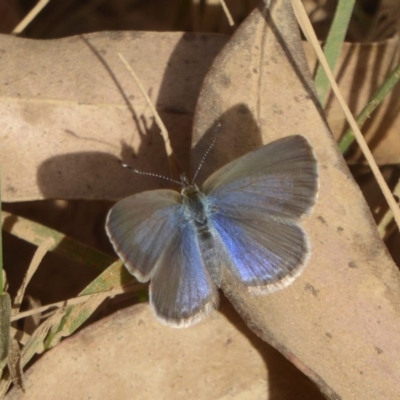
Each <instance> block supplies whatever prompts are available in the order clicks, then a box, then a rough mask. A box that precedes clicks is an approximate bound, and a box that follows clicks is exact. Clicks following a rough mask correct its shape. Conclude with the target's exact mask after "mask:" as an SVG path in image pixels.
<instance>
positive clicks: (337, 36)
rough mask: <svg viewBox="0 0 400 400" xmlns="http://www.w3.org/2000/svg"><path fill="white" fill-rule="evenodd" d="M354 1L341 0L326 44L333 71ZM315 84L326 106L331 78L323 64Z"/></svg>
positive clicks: (317, 73) (326, 52) (329, 62)
mask: <svg viewBox="0 0 400 400" xmlns="http://www.w3.org/2000/svg"><path fill="white" fill-rule="evenodd" d="M354 3H355V0H340V1H339V3H338V5H337V8H336V12H335V16H334V18H333V21H332V25H331V27H330V29H329V33H328V37H327V39H326V42H325V45H324V54H325V57H326V59H327V61H328V64H329V67H330V69H331V71H333V70H334V69H335V66H336V63H337V61H338V59H339V56H340V52H341V49H342V46H343V42H344V39H345V36H346V32H347V28H348V26H349V22H350V18H351V15H352V13H353V8H354ZM315 86H316V88H317V93H318V97H319V100H320V102H321V104H322V106H325V103H326V99H327V94H328V90H329V80H328V78H327V76H326V74H325V72H324V70H323V68H322V66H321V65H318V67H317V71H316V74H315Z"/></svg>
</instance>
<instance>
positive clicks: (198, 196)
mask: <svg viewBox="0 0 400 400" xmlns="http://www.w3.org/2000/svg"><path fill="white" fill-rule="evenodd" d="M181 195H182V204H183V205H184V206H185V210H186V212H187V217H188V218H190V219H192V220H193V221H194V222H195V224H196V225H197V226H198V227H199V226H203V225H205V224H206V223H207V210H206V205H207V203H206V196H205V195H204V193H203V192H201V191H200V189H199V188H198V187H197V186H196V185H195V184H194V183H192V184H189V185H187V186H185V187H184V188H183V189H182V191H181Z"/></svg>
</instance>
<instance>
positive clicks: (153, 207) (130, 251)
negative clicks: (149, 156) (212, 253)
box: [106, 190, 182, 282]
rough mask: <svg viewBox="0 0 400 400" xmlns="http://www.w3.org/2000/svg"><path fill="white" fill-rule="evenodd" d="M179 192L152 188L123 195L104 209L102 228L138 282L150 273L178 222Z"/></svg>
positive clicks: (180, 206)
mask: <svg viewBox="0 0 400 400" xmlns="http://www.w3.org/2000/svg"><path fill="white" fill-rule="evenodd" d="M180 198H181V196H180V194H179V193H178V192H175V191H173V190H153V191H149V192H144V193H139V194H136V195H133V196H130V197H127V198H125V199H123V200H121V201H119V202H118V203H116V204H115V205H114V207H112V208H111V210H110V211H109V213H108V216H107V222H106V232H107V234H108V236H109V238H110V241H111V243H112V245H113V247H114V249H115V252H116V253H117V254H118V255H119V257H120V258H121V260H122V261H123V262H124V264H125V266H126V268H127V269H128V271H129V272H130V273H131V274H133V275H134V276H135V277H136V278H137V279H138V280H139V281H140V282H146V281H148V280H149V279H150V278H151V276H152V275H153V274H154V267H155V265H156V262H157V261H158V259H159V258H160V256H161V253H162V252H163V251H164V248H165V245H166V243H167V242H168V239H169V238H170V237H171V232H175V231H176V230H178V228H179V224H180V223H181V221H180V219H179V217H178V216H179V215H180V210H181V208H182V205H181V204H180Z"/></svg>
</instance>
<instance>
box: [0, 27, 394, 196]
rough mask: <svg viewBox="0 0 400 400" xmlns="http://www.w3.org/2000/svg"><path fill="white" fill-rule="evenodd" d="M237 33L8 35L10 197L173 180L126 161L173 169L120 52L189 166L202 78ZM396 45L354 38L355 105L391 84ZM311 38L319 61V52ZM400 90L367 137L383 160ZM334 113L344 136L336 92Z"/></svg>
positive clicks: (389, 158) (5, 119)
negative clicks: (388, 73)
mask: <svg viewBox="0 0 400 400" xmlns="http://www.w3.org/2000/svg"><path fill="white" fill-rule="evenodd" d="M227 40H228V38H227V37H226V36H222V35H211V34H207V35H205V34H182V33H153V32H147V33H143V32H134V33H133V32H130V33H122V32H113V33H95V34H90V35H83V36H77V37H72V38H66V39H59V40H47V41H40V40H28V39H21V38H15V37H11V36H5V35H4V36H3V35H0V48H1V49H2V52H3V54H4V55H5V56H3V57H1V58H0V71H1V72H0V154H1V157H2V162H1V165H2V176H3V200H4V201H22V200H37V199H42V198H64V199H80V198H83V199H109V200H114V199H120V198H123V197H125V196H127V195H129V194H132V193H135V192H140V191H142V190H147V189H151V188H158V187H160V185H163V184H165V182H163V181H159V180H153V179H148V178H143V177H139V176H137V175H134V174H132V173H131V172H129V171H126V170H124V169H122V168H121V167H120V165H119V163H118V162H117V158H122V159H123V160H124V161H125V162H127V163H131V164H134V165H135V167H137V168H139V169H141V170H143V171H147V172H153V173H161V174H164V175H168V173H169V172H168V162H167V158H166V156H165V152H164V143H163V142H162V140H161V139H160V137H159V135H158V133H157V132H158V128H157V127H155V126H154V125H153V123H152V117H151V113H150V110H149V109H148V108H147V106H146V104H145V101H144V100H143V98H142V96H141V94H140V91H139V89H138V88H137V86H136V84H135V83H134V82H133V80H132V78H131V77H130V75H129V73H128V72H127V71H126V69H125V67H124V66H123V65H122V64H121V62H120V60H119V59H118V57H117V52H121V53H122V54H123V55H124V56H126V58H127V59H128V61H129V62H130V64H131V65H132V66H133V68H134V69H135V71H136V72H137V73H138V75H139V77H140V79H141V80H142V82H143V84H144V86H145V87H146V88H148V92H149V93H150V95H151V98H152V99H153V101H154V102H156V103H157V108H158V110H159V112H160V114H161V116H162V118H163V120H164V122H165V124H166V125H167V127H168V129H169V132H170V135H171V138H172V144H173V147H174V149H175V152H176V153H177V156H178V159H179V160H180V162H181V163H182V166H183V169H184V170H187V169H188V160H189V147H190V144H189V134H190V130H191V124H192V118H193V112H194V107H195V104H196V101H197V95H198V92H199V89H200V85H201V82H202V80H203V78H204V75H205V73H206V71H207V69H208V68H209V66H210V64H211V62H212V60H213V59H214V57H215V55H216V54H217V53H218V51H219V50H220V49H221V48H222V46H223V45H224V44H225V43H226V41H227ZM396 44H397V42H396V41H395V40H388V41H386V42H382V43H376V44H362V45H361V44H350V43H348V44H345V46H344V48H343V52H342V59H341V61H340V63H339V67H338V71H339V72H338V75H339V83H340V85H341V89H342V91H343V94H344V97H345V99H346V100H347V101H348V102H349V104H350V108H351V109H352V111H354V112H358V111H359V110H360V109H361V108H362V107H363V106H364V104H365V103H366V102H367V100H368V99H369V97H370V96H371V94H372V93H373V91H374V90H375V88H376V87H377V85H378V84H380V83H381V82H382V80H383V78H384V76H385V74H386V71H387V69H388V68H389V65H390V63H391V61H392V58H395V57H397V54H398V53H397V50H396V49H397V47H396ZM304 47H305V48H306V53H307V54H308V59H309V63H310V65H311V67H312V68H313V66H314V65H315V56H314V55H313V52H312V50H310V48H309V46H308V45H307V44H304ZM271 57H272V58H273V55H271ZM355 89H356V90H355ZM399 90H400V87H399V88H398V89H395V91H394V92H393V94H392V95H391V96H390V98H389V99H388V100H386V101H385V104H384V106H383V107H381V108H380V110H379V111H378V112H377V113H376V115H374V118H372V119H371V120H370V121H369V124H368V125H369V129H368V130H367V138H368V140H369V143H370V145H371V146H372V150H374V155H375V156H376V158H377V161H378V162H379V163H380V164H383V163H394V162H398V161H399V156H398V154H400V144H399V143H400V142H399V141H398V140H397V131H398V126H399V124H400V117H399V115H400V113H399V112H398V109H399V106H400V100H399V99H400V93H399ZM278 111H279V110H278ZM328 120H329V123H330V126H331V128H332V129H333V132H334V134H335V137H337V138H338V137H339V136H340V135H341V134H342V132H343V129H344V126H345V121H344V117H343V113H342V111H341V110H339V109H338V106H337V103H336V102H335V101H334V102H332V103H329V104H328ZM239 146H241V144H239ZM133 156H135V159H133V158H132V157H133ZM226 157H230V155H229V154H228V153H227V154H226Z"/></svg>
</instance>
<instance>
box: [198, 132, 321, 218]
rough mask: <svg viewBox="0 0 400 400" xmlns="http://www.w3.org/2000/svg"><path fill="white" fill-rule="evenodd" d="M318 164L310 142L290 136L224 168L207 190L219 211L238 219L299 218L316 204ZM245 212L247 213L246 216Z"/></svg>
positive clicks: (209, 182) (215, 174)
mask: <svg viewBox="0 0 400 400" xmlns="http://www.w3.org/2000/svg"><path fill="white" fill-rule="evenodd" d="M317 188H318V180H317V163H316V160H315V157H314V155H313V152H312V149H311V147H310V145H309V144H308V142H307V140H306V139H305V138H304V137H302V136H288V137H286V138H283V139H279V140H276V141H275V142H272V143H270V144H268V145H266V146H264V147H261V148H260V149H258V150H255V151H253V152H251V153H249V154H246V155H244V156H243V157H240V158H239V159H237V160H235V161H232V162H231V163H229V164H227V165H225V166H224V167H222V168H220V169H219V170H218V171H216V172H215V173H214V174H212V175H211V176H210V177H209V178H208V179H207V180H206V181H205V183H204V185H203V191H204V193H206V194H207V195H208V196H209V198H210V199H212V202H213V203H215V204H216V205H217V206H218V208H220V209H221V210H223V211H224V212H225V213H227V214H233V215H235V216H236V217H238V218H239V217H240V216H242V215H243V216H244V217H245V216H246V215H247V216H249V214H251V213H254V215H253V217H254V218H256V217H257V216H258V215H260V213H268V215H270V216H273V217H279V218H285V219H295V220H296V219H298V217H300V216H301V215H302V214H304V213H305V212H307V211H308V210H309V209H310V208H311V207H312V205H313V204H314V202H315V195H316V192H317ZM243 213H244V214H243Z"/></svg>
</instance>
